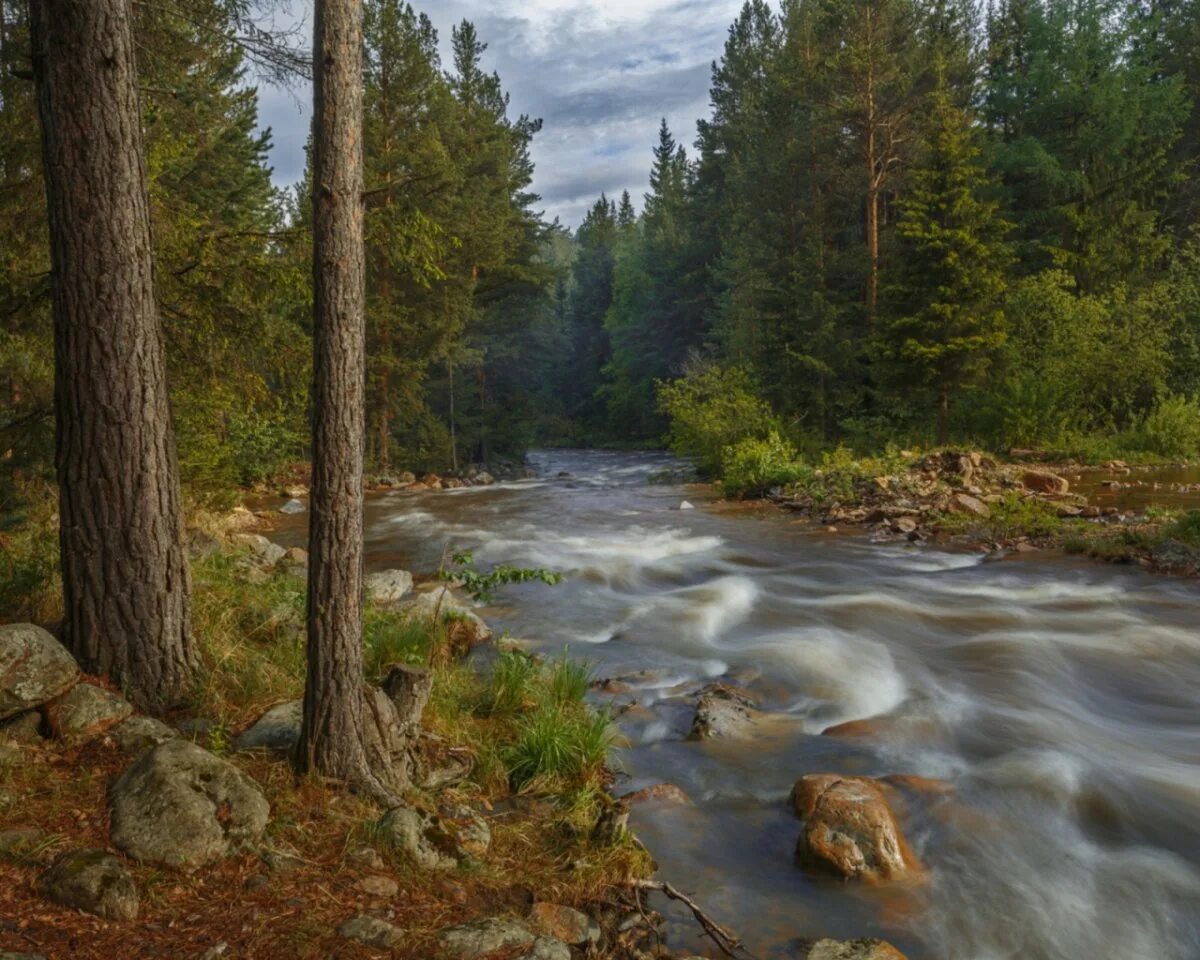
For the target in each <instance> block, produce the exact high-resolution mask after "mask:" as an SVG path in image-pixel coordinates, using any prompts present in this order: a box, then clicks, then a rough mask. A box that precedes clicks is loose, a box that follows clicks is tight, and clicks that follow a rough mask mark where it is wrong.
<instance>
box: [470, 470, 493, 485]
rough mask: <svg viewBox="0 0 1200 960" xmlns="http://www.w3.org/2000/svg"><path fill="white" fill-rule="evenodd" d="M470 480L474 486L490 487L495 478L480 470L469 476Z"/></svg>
mask: <svg viewBox="0 0 1200 960" xmlns="http://www.w3.org/2000/svg"><path fill="white" fill-rule="evenodd" d="M471 482H472V483H473V484H475V485H476V486H482V487H490V486H491V485H492V484H493V483H495V482H496V478H495V477H493V476H492V475H491V474H490V473H488V472H487V471H486V470H480V471H479V473H477V474H475V476H473V477H472V478H471Z"/></svg>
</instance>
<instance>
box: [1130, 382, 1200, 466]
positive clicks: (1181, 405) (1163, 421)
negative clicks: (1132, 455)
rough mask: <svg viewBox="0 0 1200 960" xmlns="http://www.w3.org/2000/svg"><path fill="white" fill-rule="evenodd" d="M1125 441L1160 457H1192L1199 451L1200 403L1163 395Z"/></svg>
mask: <svg viewBox="0 0 1200 960" xmlns="http://www.w3.org/2000/svg"><path fill="white" fill-rule="evenodd" d="M1125 442H1126V444H1127V445H1128V446H1129V447H1130V448H1131V449H1134V450H1141V451H1145V452H1147V453H1154V454H1157V455H1158V456H1160V457H1174V458H1180V459H1182V458H1186V457H1194V456H1196V454H1197V453H1198V452H1200V402H1197V401H1196V400H1195V399H1193V398H1192V397H1185V396H1178V395H1175V394H1166V395H1165V396H1163V397H1161V398H1160V399H1159V400H1158V402H1157V403H1155V405H1154V407H1153V408H1152V409H1151V410H1150V412H1149V413H1147V414H1146V416H1145V417H1143V418H1142V419H1141V420H1140V421H1139V422H1138V423H1137V424H1136V425H1135V426H1134V427H1133V429H1132V430H1130V431H1129V434H1128V438H1127V439H1126V440H1125Z"/></svg>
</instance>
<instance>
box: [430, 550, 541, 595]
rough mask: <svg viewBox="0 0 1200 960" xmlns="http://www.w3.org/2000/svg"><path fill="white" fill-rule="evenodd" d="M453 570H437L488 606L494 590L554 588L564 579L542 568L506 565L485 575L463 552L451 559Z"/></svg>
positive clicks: (494, 568)
mask: <svg viewBox="0 0 1200 960" xmlns="http://www.w3.org/2000/svg"><path fill="white" fill-rule="evenodd" d="M450 562H451V564H452V565H453V568H452V569H450V570H447V569H445V568H443V569H441V570H439V571H438V576H439V577H440V578H441V579H443V580H452V581H457V582H458V583H461V584H462V587H463V589H464V590H466V591H467V593H469V594H470V595H471V596H472V597H473V598H474V599H475V600H476V601H478V602H479V603H490V602H491V601H492V600H493V599H494V598H495V595H496V591H497V590H498V589H500V588H501V587H503V586H507V585H509V584H513V583H533V582H537V583H544V584H546V585H547V586H551V587H553V586H557V585H558V584H560V583H562V581H563V576H562V574H561V573H556V572H554V571H552V570H547V569H545V568H544V567H513V566H510V565H509V564H507V563H502V564H499V565H498V566H495V567H493V568H492V569H491V570H489V571H488V572H487V573H480V572H479V571H478V570H476V569H475V567H474V563H475V558H474V556H473V555H472V554H471V553H470V552H468V551H463V552H460V553H456V554H454V555H453V556H452V557H451V558H450Z"/></svg>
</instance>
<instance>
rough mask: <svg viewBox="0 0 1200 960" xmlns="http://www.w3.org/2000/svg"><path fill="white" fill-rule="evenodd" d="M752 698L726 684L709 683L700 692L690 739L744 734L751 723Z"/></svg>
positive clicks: (708, 738)
mask: <svg viewBox="0 0 1200 960" xmlns="http://www.w3.org/2000/svg"><path fill="white" fill-rule="evenodd" d="M755 712H756V711H755V710H754V701H753V700H752V699H751V698H750V696H749V695H748V694H746V693H745V692H743V691H741V690H738V689H737V688H736V687H731V686H729V684H727V683H721V682H720V681H718V682H716V683H711V684H709V685H708V686H707V687H705V688H704V689H703V690H701V691H700V699H699V700H698V701H697V703H696V715H695V717H693V718H692V729H691V733H690V734H689V736H690V737H691V739H693V740H711V739H713V738H714V737H739V736H746V735H747V734H748V733H749V732H750V731H749V728H750V727H751V726H752V725H753V724H754V715H755Z"/></svg>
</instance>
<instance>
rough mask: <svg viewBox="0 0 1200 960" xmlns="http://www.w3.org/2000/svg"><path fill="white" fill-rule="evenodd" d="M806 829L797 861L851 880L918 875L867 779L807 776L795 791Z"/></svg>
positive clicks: (874, 785)
mask: <svg viewBox="0 0 1200 960" xmlns="http://www.w3.org/2000/svg"><path fill="white" fill-rule="evenodd" d="M791 800H792V809H793V810H794V811H795V813H796V816H798V817H799V818H800V820H801V821H802V824H803V828H802V831H801V834H800V839H799V840H798V841H797V844H796V859H797V861H798V862H799V863H801V864H802V865H804V866H808V867H814V868H818V869H823V870H827V871H831V872H833V873H836V874H838V875H840V876H842V877H845V878H846V879H848V880H857V879H862V880H867V881H869V882H881V881H886V880H892V879H896V878H899V877H903V876H905V875H906V874H909V873H912V872H915V871H918V870H919V869H920V865H919V863H918V861H917V859H916V856H915V855H914V854H913V852H912V850H911V849H910V848H909V846H908V842H907V841H906V840H905V838H904V834H903V833H902V832H901V830H900V825H899V823H898V822H897V821H896V817H895V815H894V814H893V813H892V810H891V808H890V807H889V806H888V803H887V799H886V798H885V796H884V794H883V791H882V790H881V789H880V787H879V785H878V784H877V783H876V782H875V781H874V780H871V779H869V778H867V777H853V776H842V775H841V774H836V773H817V774H807V775H805V776H803V777H801V778H800V779H799V780H797V781H796V784H795V786H794V787H793V788H792V797H791Z"/></svg>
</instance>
